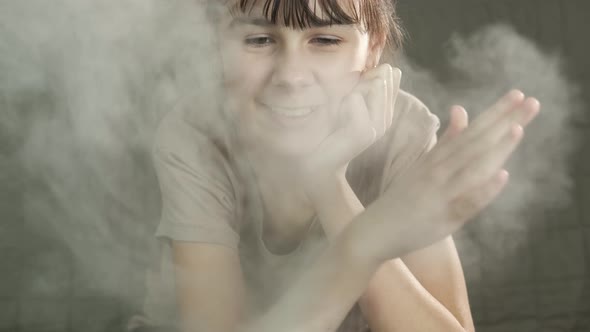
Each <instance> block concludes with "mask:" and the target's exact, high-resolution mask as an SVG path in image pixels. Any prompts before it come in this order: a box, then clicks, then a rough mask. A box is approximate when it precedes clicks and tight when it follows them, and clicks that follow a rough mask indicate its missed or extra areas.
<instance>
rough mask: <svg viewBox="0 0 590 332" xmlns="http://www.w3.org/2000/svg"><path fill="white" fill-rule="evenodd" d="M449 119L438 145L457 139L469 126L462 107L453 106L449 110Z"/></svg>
mask: <svg viewBox="0 0 590 332" xmlns="http://www.w3.org/2000/svg"><path fill="white" fill-rule="evenodd" d="M450 113H451V119H450V121H449V125H448V126H447V129H446V130H445V132H444V134H443V135H442V136H441V138H440V140H439V144H444V142H446V141H448V140H450V139H452V138H454V137H457V136H458V135H459V134H460V133H461V132H462V131H463V130H464V129H465V128H467V126H468V125H469V116H468V114H467V111H465V109H464V108H463V107H462V106H459V105H455V106H453V107H451V110H450Z"/></svg>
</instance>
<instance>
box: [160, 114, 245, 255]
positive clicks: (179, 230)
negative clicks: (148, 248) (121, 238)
mask: <svg viewBox="0 0 590 332" xmlns="http://www.w3.org/2000/svg"><path fill="white" fill-rule="evenodd" d="M176 125H177V126H172V127H170V126H171V124H170V123H168V124H165V126H164V127H166V126H168V127H170V128H168V129H166V128H164V129H160V131H162V130H167V131H168V132H166V133H163V134H162V133H160V134H159V136H158V141H157V142H156V144H155V145H154V148H153V151H152V157H153V162H154V166H155V169H156V174H157V177H158V182H159V184H160V192H161V196H162V212H161V219H160V223H159V225H158V228H157V230H156V236H157V237H163V238H169V239H173V240H177V241H188V242H200V243H211V244H218V245H223V246H226V247H230V248H232V249H237V247H238V242H239V229H238V224H237V220H236V213H235V211H236V209H235V203H236V199H235V192H234V190H233V185H232V175H231V168H230V167H229V165H228V163H227V161H226V160H225V158H224V157H223V155H222V154H221V152H220V151H218V150H217V149H216V148H215V146H214V145H213V144H212V143H211V142H209V141H208V140H207V139H206V138H203V137H202V136H199V135H195V134H194V133H192V132H191V131H192V130H193V129H188V128H187V127H186V125H185V124H182V123H178V122H176Z"/></svg>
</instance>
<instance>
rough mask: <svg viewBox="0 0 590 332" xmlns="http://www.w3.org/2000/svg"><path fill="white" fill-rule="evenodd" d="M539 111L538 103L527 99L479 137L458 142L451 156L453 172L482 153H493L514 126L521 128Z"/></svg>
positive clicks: (465, 138)
mask: <svg viewBox="0 0 590 332" xmlns="http://www.w3.org/2000/svg"><path fill="white" fill-rule="evenodd" d="M538 111H539V102H538V101H537V100H536V99H534V98H527V100H525V102H524V103H522V104H521V105H520V106H519V107H518V108H517V109H516V110H513V111H511V112H509V113H507V114H505V115H504V116H502V117H500V118H499V119H498V120H497V121H496V123H494V124H493V125H490V126H489V127H488V128H486V130H485V131H480V132H479V136H477V137H475V136H473V135H468V134H467V133H468V131H469V130H470V129H471V128H468V129H467V130H466V131H465V133H466V135H465V137H463V138H462V140H461V141H460V144H458V145H459V149H458V151H456V153H454V154H452V155H451V158H452V160H453V164H454V167H452V168H454V169H455V170H456V169H457V168H460V167H462V166H460V165H464V164H465V163H467V162H469V161H470V160H473V159H476V158H478V156H480V155H481V154H482V153H483V154H485V153H490V152H491V153H493V152H492V150H493V149H494V147H495V146H496V145H497V144H498V143H499V142H500V141H501V140H502V139H503V138H504V137H505V136H506V135H507V134H508V133H509V132H510V130H512V127H513V126H514V125H518V126H520V127H522V126H523V124H524V123H525V120H528V121H530V119H531V118H532V117H534V116H535V115H536V114H537V113H538Z"/></svg>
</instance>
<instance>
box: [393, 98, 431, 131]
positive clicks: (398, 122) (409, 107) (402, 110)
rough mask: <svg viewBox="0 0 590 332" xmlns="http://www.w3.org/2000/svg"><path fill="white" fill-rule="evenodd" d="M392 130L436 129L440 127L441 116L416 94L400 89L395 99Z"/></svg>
mask: <svg viewBox="0 0 590 332" xmlns="http://www.w3.org/2000/svg"><path fill="white" fill-rule="evenodd" d="M392 127H394V129H392V131H395V130H396V129H397V130H398V131H399V130H407V131H413V130H417V131H423V132H424V131H427V132H428V131H431V132H432V131H434V132H436V130H438V128H439V127H440V120H439V118H438V117H437V116H436V115H434V114H433V113H432V112H430V110H429V109H428V107H427V106H426V105H425V104H424V103H423V102H422V101H421V100H420V99H418V98H417V97H416V96H414V95H412V94H411V93H409V92H407V91H404V90H400V91H399V93H398V96H397V99H396V101H395V106H394V115H393V123H392Z"/></svg>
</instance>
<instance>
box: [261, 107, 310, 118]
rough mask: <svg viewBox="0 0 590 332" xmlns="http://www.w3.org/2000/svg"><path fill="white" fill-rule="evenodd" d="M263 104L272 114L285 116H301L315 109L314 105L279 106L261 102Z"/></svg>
mask: <svg viewBox="0 0 590 332" xmlns="http://www.w3.org/2000/svg"><path fill="white" fill-rule="evenodd" d="M261 105H262V106H264V107H265V108H266V109H267V110H268V111H270V112H271V113H273V114H276V115H280V116H283V117H287V118H293V119H295V118H302V117H305V116H307V115H309V114H311V113H313V112H314V111H315V110H316V107H314V106H306V107H281V106H271V105H267V104H261Z"/></svg>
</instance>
